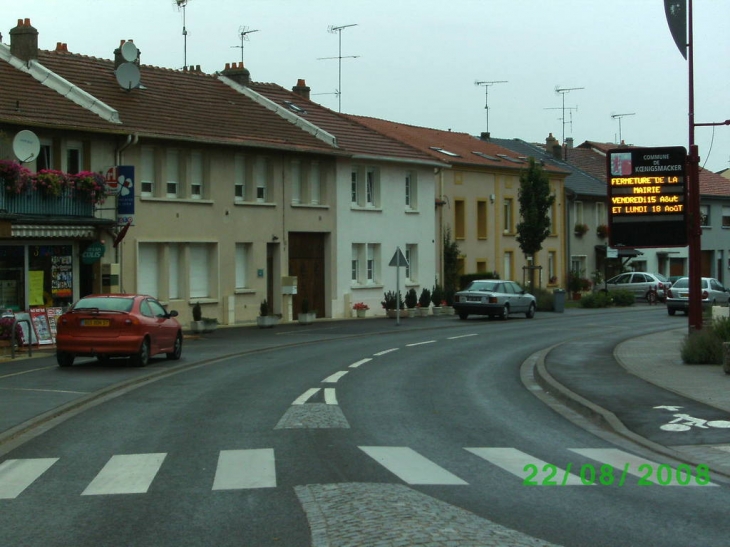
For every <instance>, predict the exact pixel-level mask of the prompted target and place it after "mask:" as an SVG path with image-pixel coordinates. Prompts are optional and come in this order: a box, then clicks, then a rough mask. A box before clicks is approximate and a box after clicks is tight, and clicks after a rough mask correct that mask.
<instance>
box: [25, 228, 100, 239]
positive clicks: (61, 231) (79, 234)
mask: <svg viewBox="0 0 730 547" xmlns="http://www.w3.org/2000/svg"><path fill="white" fill-rule="evenodd" d="M96 230H97V227H96V226H86V225H78V226H58V225H51V224H13V225H12V237H23V238H58V239H63V238H65V239H69V238H74V239H93V238H95V237H96V234H97V232H96Z"/></svg>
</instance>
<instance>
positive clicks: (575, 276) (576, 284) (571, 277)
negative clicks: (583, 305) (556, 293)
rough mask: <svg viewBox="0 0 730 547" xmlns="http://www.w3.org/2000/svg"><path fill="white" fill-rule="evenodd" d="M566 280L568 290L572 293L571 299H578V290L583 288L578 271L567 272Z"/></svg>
mask: <svg viewBox="0 0 730 547" xmlns="http://www.w3.org/2000/svg"><path fill="white" fill-rule="evenodd" d="M567 281H568V282H567V286H568V290H569V291H570V292H571V293H572V294H573V300H580V291H581V290H582V288H583V280H582V279H581V277H580V272H578V271H576V270H573V271H571V272H570V273H568V280H567Z"/></svg>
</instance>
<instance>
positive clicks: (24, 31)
mask: <svg viewBox="0 0 730 547" xmlns="http://www.w3.org/2000/svg"><path fill="white" fill-rule="evenodd" d="M10 53H11V54H12V55H15V56H16V57H17V58H18V59H22V60H23V61H26V62H28V61H34V60H36V59H38V31H37V30H36V29H35V28H33V27H32V26H31V25H30V19H18V26H17V27H15V28H14V29H10Z"/></svg>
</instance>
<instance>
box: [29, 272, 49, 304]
mask: <svg viewBox="0 0 730 547" xmlns="http://www.w3.org/2000/svg"><path fill="white" fill-rule="evenodd" d="M28 282H29V283H30V287H29V292H30V305H31V306H42V305H43V304H45V302H43V270H31V271H30V272H28Z"/></svg>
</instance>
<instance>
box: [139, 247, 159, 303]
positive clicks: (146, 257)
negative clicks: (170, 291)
mask: <svg viewBox="0 0 730 547" xmlns="http://www.w3.org/2000/svg"><path fill="white" fill-rule="evenodd" d="M159 291H160V253H159V246H158V244H157V243H144V242H142V243H140V244H139V245H138V247H137V292H138V293H139V294H149V295H150V296H153V297H155V298H159Z"/></svg>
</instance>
